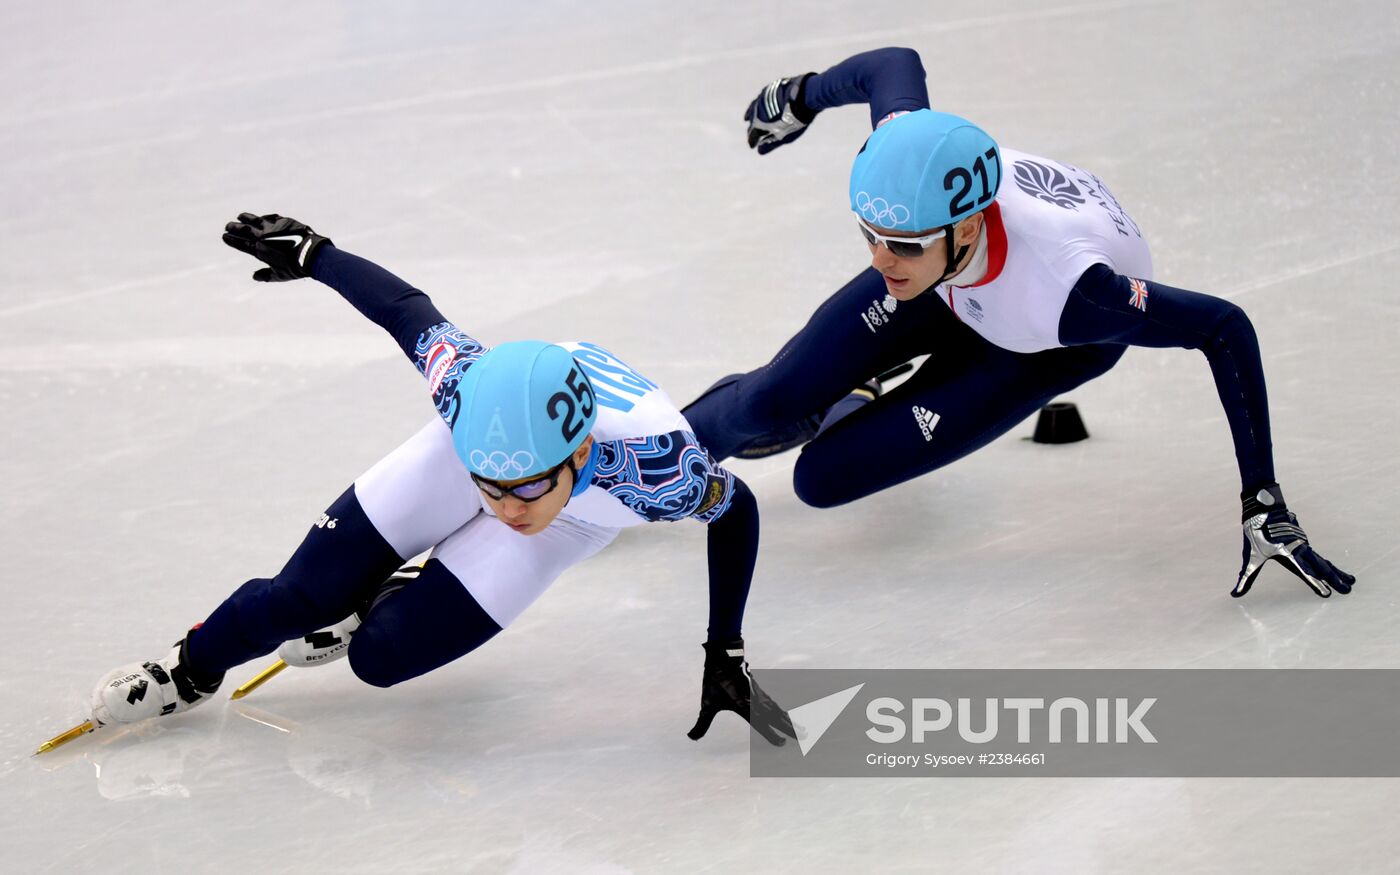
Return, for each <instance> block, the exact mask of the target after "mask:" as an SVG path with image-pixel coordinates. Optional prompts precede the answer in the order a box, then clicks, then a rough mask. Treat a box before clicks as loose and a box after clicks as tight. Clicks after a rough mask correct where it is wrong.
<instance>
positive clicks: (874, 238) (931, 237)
mask: <svg viewBox="0 0 1400 875" xmlns="http://www.w3.org/2000/svg"><path fill="white" fill-rule="evenodd" d="M853 215H855V217H856V224H858V225H860V233H861V234H862V235H864V236H865V240H866V242H867V243H869V244H870V245H871V246H879V245H880V244H881V243H883V244H885V248H886V249H888V250H889V251H890V254H891V255H894V256H896V257H898V258H918V257H919V256H920V255H923V254H924V251H925V250H926V249H928V248H929V247H930V246H932V245H933V241H935V240H941V239H942V238H944V237H946V236H948V230H947V229H946V228H940V229H938V230H937V231H934V232H933V233H932V234H925V235H923V236H922V237H890V236H888V235H886V234H881V233H880V232H879V231H876V230H875V229H874V228H872V227H871V226H870V225H868V224H866V221H865V220H864V219H862V218H861V217H860V213H854V214H853Z"/></svg>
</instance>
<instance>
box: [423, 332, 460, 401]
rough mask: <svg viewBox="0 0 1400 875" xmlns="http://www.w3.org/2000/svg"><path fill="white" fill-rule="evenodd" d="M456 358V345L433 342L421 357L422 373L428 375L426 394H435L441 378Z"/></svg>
mask: <svg viewBox="0 0 1400 875" xmlns="http://www.w3.org/2000/svg"><path fill="white" fill-rule="evenodd" d="M456 360H457V347H455V346H453V345H452V344H450V343H442V342H439V343H435V344H433V345H432V347H431V348H429V349H428V354H427V355H425V356H424V357H423V362H424V363H423V373H424V374H426V375H427V377H428V394H429V395H437V393H438V389H440V388H442V380H443V378H444V377H446V376H447V372H448V371H449V370H451V368H452V363H453V362H455V361H456Z"/></svg>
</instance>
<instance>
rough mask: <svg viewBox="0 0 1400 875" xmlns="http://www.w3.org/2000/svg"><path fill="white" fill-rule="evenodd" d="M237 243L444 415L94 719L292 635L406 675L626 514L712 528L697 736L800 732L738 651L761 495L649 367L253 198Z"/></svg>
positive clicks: (463, 644)
mask: <svg viewBox="0 0 1400 875" xmlns="http://www.w3.org/2000/svg"><path fill="white" fill-rule="evenodd" d="M223 239H224V242H226V243H227V244H228V245H229V246H232V247H233V248H235V249H238V250H239V251H241V252H246V253H248V254H250V255H252V256H254V257H256V258H258V259H259V260H261V261H262V262H264V263H265V264H266V265H267V266H266V267H264V268H261V269H260V270H258V271H257V272H256V273H255V274H253V278H254V279H256V280H260V281H263V282H279V281H283V280H293V279H299V278H303V277H307V276H310V277H314V278H315V279H317V280H319V281H320V282H322V283H325V284H326V285H328V286H330V287H332V288H334V289H335V290H336V291H337V292H339V293H340V294H341V295H342V296H343V297H344V298H345V299H346V300H347V301H349V302H350V303H351V304H353V305H354V306H355V308H356V309H358V310H359V311H360V312H361V313H363V314H364V315H365V316H367V317H369V318H370V319H372V320H373V321H374V322H375V323H376V324H378V325H380V326H381V327H382V328H384V329H385V330H386V331H388V332H389V333H390V334H391V335H392V336H393V338H394V340H395V341H396V342H397V343H398V345H399V346H400V347H401V348H402V349H403V351H404V353H405V354H407V355H408V357H409V359H410V360H411V361H412V362H413V363H414V364H415V365H416V366H417V368H418V370H419V371H420V372H421V373H422V374H423V376H424V377H425V378H426V379H427V381H428V389H429V391H430V393H431V395H432V399H433V403H434V405H435V406H436V408H437V412H438V414H439V415H438V416H437V417H434V418H433V419H432V421H431V422H430V423H429V424H428V425H427V426H426V427H424V428H423V429H422V430H421V431H419V432H418V433H417V434H416V435H414V436H413V437H411V438H410V439H409V440H408V441H407V442H405V443H404V444H403V445H402V446H400V447H399V448H398V449H396V450H394V451H393V452H391V453H390V454H389V455H388V456H386V457H384V458H383V459H382V460H381V461H380V462H378V463H377V464H376V465H374V466H373V467H372V468H370V469H369V471H367V472H365V474H364V475H362V476H361V477H360V478H359V479H357V480H355V482H354V483H353V484H352V485H351V486H350V487H349V488H348V489H346V490H345V492H344V493H342V494H341V495H340V497H339V498H337V499H336V500H335V501H333V502H331V504H330V506H329V507H327V508H326V510H325V513H324V514H322V515H321V517H320V519H319V520H318V521H317V522H316V523H315V525H313V526H312V527H311V529H310V531H309V532H308V533H307V535H306V538H305V540H303V541H302V543H301V545H300V546H299V547H298V548H297V549H296V551H295V552H294V553H293V554H292V556H291V558H290V559H289V560H288V561H287V564H286V566H285V567H284V568H283V569H282V570H281V572H279V573H278V574H277V575H276V576H275V577H272V578H257V579H254V580H250V581H248V582H247V583H245V584H243V585H242V586H241V587H239V588H238V589H237V590H236V591H235V592H234V593H233V594H232V595H230V596H229V597H228V598H227V599H226V600H225V601H224V602H223V603H222V604H221V605H219V606H218V608H216V609H215V610H214V612H213V613H212V614H211V615H210V616H209V618H208V619H207V620H205V621H204V622H203V623H202V624H200V625H198V626H196V627H195V628H193V629H191V630H190V631H189V632H188V633H186V634H185V635H184V637H183V638H182V639H181V640H180V641H179V642H178V643H177V644H176V645H175V647H174V649H173V650H171V651H170V652H169V653H168V654H167V655H165V656H163V657H160V658H157V659H153V660H150V661H147V662H138V663H133V664H131V665H128V666H124V667H122V668H120V669H117V670H116V671H114V672H112V673H110V674H109V675H108V676H107V677H105V678H104V679H103V680H102V681H101V682H100V683H99V684H98V686H97V688H96V689H95V690H94V692H93V695H92V718H93V719H92V722H93V723H94V724H96V725H105V724H111V723H132V722H135V721H139V720H144V719H147V718H151V717H156V716H160V715H168V714H178V713H181V712H184V711H187V710H189V709H190V708H193V707H195V706H197V705H199V704H201V703H203V702H205V701H207V700H208V699H209V697H210V696H212V695H213V694H214V693H215V691H217V690H218V689H219V686H220V683H221V682H222V681H223V678H224V673H225V672H227V671H228V670H229V669H231V668H233V667H234V666H237V665H240V664H242V663H244V662H247V661H248V660H250V659H254V658H256V657H259V656H262V655H264V654H267V653H270V652H272V651H273V650H277V649H278V648H279V646H280V647H281V651H280V652H281V653H282V654H283V656H284V657H285V658H286V659H287V660H288V661H289V662H291V663H293V664H298V665H315V664H321V663H324V662H327V661H330V660H331V659H335V658H338V657H341V656H345V657H348V659H349V662H350V667H351V669H352V670H353V671H354V673H355V674H356V675H357V676H358V677H359V678H360V679H361V680H363V681H364V682H365V683H367V684H371V685H374V686H378V687H389V686H392V685H394V684H398V683H402V682H403V681H406V680H409V679H410V678H414V677H417V676H419V675H421V674H424V673H425V672H429V671H432V670H433V669H435V668H438V667H439V666H442V665H446V664H447V663H449V662H451V661H453V660H455V659H457V658H458V657H461V656H463V655H464V654H467V653H469V652H471V651H472V650H475V649H476V648H477V647H480V646H481V645H482V644H485V643H486V642H487V641H489V640H491V638H493V637H494V636H495V635H497V634H498V633H500V632H501V631H502V630H503V629H505V628H506V627H507V626H508V625H510V623H511V621H512V620H514V619H515V618H516V617H518V616H519V615H520V614H521V612H522V611H524V610H525V609H526V607H528V606H529V605H530V604H531V603H532V602H533V601H534V600H535V599H536V598H538V597H539V596H540V594H541V593H543V592H544V591H545V589H546V588H548V587H549V585H550V584H551V583H552V582H553V581H554V580H555V578H557V577H558V576H559V575H560V574H561V573H562V572H563V571H564V570H565V569H567V568H568V567H569V566H571V565H573V564H575V563H577V562H581V561H583V560H584V559H587V558H588V557H589V556H592V555H593V554H594V553H596V552H598V551H599V550H601V549H602V548H603V547H605V546H607V544H608V543H609V542H610V541H612V540H613V538H614V537H616V536H617V534H618V532H619V530H620V529H622V528H623V527H626V526H633V525H637V524H639V523H647V522H661V521H668V520H682V519H695V520H699V521H700V522H703V523H706V524H707V525H708V527H709V529H708V559H709V630H708V636H707V640H706V641H705V643H704V652H705V661H704V671H703V681H702V689H701V706H700V714H699V718H698V719H697V721H696V723H695V726H694V727H693V728H692V729H691V730H690V733H689V734H690V737H691V738H695V739H698V738H700V737H701V736H703V735H704V734H705V732H706V731H707V730H708V729H709V726H710V722H711V721H712V720H713V719H714V717H715V716H716V714H717V713H719V712H720V711H724V710H729V711H734V712H736V713H738V714H739V715H740V716H742V717H744V719H746V720H750V722H751V723H752V724H753V726H754V727H755V729H757V730H758V731H759V732H760V733H762V734H763V735H764V737H765V738H767V739H768V740H769V741H770V742H773V743H775V744H780V743H782V741H783V739H784V736H785V735H786V736H788V737H791V735H792V725H791V723H790V722H788V720H787V717H786V715H785V714H783V713H782V711H781V710H780V709H778V708H777V707H776V706H775V705H773V704H772V702H771V700H769V699H768V698H767V697H766V696H764V695H763V693H762V690H760V689H759V688H758V687H757V686H756V685H754V684H753V683H752V682H751V679H750V678H749V676H748V673H747V669H746V663H745V660H744V642H743V639H742V637H741V631H742V630H741V621H742V619H743V614H744V604H745V601H746V599H747V597H748V591H749V585H750V581H751V579H752V576H753V569H754V562H755V558H756V556H757V551H758V536H759V518H758V508H757V504H756V503H755V501H754V497H753V494H752V493H751V492H750V491H749V489H748V487H747V486H745V485H744V483H743V481H741V480H739V479H738V478H737V477H735V476H734V475H733V474H731V473H730V472H729V471H727V470H725V469H724V468H722V467H720V466H719V465H718V464H717V463H716V462H715V461H714V460H713V459H712V458H711V457H710V456H709V454H708V453H707V452H706V451H705V448H704V446H702V445H701V444H700V443H699V442H698V441H696V439H695V436H694V434H693V433H692V431H691V428H690V425H689V424H688V423H687V422H686V420H685V417H684V416H682V415H681V413H680V412H679V411H678V410H677V409H676V407H675V405H674V404H673V403H672V401H671V400H670V398H669V397H668V396H667V395H666V393H665V392H664V391H662V389H661V388H660V387H658V386H657V384H656V383H654V382H652V381H651V380H648V379H647V378H646V377H644V376H642V375H641V374H640V373H638V372H637V371H635V370H634V369H633V368H631V367H630V366H629V365H627V364H625V363H624V362H623V361H621V360H620V359H618V358H617V357H616V356H614V355H612V354H611V353H610V352H608V351H607V350H605V349H603V348H601V347H599V346H596V345H594V344H590V343H566V344H551V343H544V342H540V341H519V342H514V343H504V344H501V345H499V346H496V347H494V348H489V349H488V348H487V347H485V346H483V345H482V344H481V343H480V342H478V341H477V340H474V339H473V338H471V337H469V336H468V335H467V334H466V333H465V332H463V331H462V330H461V329H460V328H458V327H457V326H456V325H454V324H453V323H452V322H449V321H448V320H447V319H446V318H444V317H443V315H442V314H441V313H440V312H438V309H437V308H436V307H435V306H434V305H433V303H432V301H431V300H429V298H428V296H427V295H426V294H424V293H423V292H421V291H419V290H418V289H415V288H414V287H413V286H411V285H409V284H408V283H407V282H404V281H403V280H401V279H399V278H398V277H396V276H394V275H392V274H390V273H389V272H387V271H385V270H384V269H382V268H380V267H378V266H376V265H374V264H371V263H370V262H369V261H366V260H365V259H363V258H359V257H357V256H354V255H351V254H349V253H348V252H344V251H342V250H340V249H337V248H336V247H335V246H334V245H332V243H331V241H330V240H328V239H326V238H325V237H322V236H320V235H318V234H316V233H315V232H313V231H312V230H311V229H310V228H308V227H307V226H305V225H303V224H302V223H300V222H297V221H295V220H293V219H289V218H284V217H281V216H277V215H269V216H256V215H252V214H249V213H244V214H242V215H240V216H239V217H238V220H237V221H235V222H230V223H229V224H228V226H227V227H226V229H225V233H224V236H223ZM430 549H431V551H432V552H431V555H430V556H429V558H428V559H427V561H426V562H425V564H424V565H423V566H422V568H421V570H416V569H415V570H412V571H406V572H402V573H395V569H398V568H399V567H400V566H401V565H402V564H403V563H404V562H405V561H406V560H408V559H410V558H412V557H414V556H417V555H419V554H420V553H422V552H423V551H425V550H430Z"/></svg>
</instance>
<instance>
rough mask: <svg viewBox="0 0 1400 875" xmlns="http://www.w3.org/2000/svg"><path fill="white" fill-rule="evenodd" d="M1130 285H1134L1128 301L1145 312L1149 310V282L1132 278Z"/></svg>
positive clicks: (1129, 281)
mask: <svg viewBox="0 0 1400 875" xmlns="http://www.w3.org/2000/svg"><path fill="white" fill-rule="evenodd" d="M1128 285H1129V286H1132V289H1133V295H1132V297H1131V298H1129V299H1128V303H1129V304H1131V305H1132V306H1134V307H1137V308H1138V309H1139V310H1142V311H1143V312H1144V313H1145V312H1147V283H1145V282H1143V281H1142V280H1135V279H1130V280H1128Z"/></svg>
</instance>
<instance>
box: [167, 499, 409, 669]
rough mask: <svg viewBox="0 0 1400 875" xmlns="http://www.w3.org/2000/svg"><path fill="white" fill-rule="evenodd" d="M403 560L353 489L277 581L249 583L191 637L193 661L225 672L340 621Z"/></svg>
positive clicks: (308, 537) (311, 533)
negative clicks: (374, 524)
mask: <svg viewBox="0 0 1400 875" xmlns="http://www.w3.org/2000/svg"><path fill="white" fill-rule="evenodd" d="M403 558H404V557H401V556H399V554H398V553H396V552H394V549H393V548H392V547H390V546H389V543H388V542H387V541H385V540H384V538H383V537H382V536H381V535H380V534H379V532H378V531H377V530H376V529H375V528H374V526H373V525H372V524H371V523H370V521H369V518H368V517H366V516H365V513H364V510H363V509H362V508H361V507H360V502H359V500H358V499H357V498H356V495H355V488H354V487H353V486H352V487H351V488H349V489H347V490H346V491H345V492H344V493H342V494H341V496H340V497H339V498H337V499H336V500H335V501H334V502H333V503H332V504H331V506H330V507H329V508H327V509H326V513H325V517H324V518H323V519H322V520H321V522H319V523H318V524H317V525H315V526H312V528H311V531H309V532H308V533H307V535H306V537H305V539H303V540H302V542H301V545H300V546H299V547H297V549H296V552H295V553H293V554H292V558H291V559H289V560H287V565H286V567H285V568H283V569H282V571H281V572H280V573H279V574H278V575H277V576H276V577H274V578H271V579H266V578H259V579H255V580H250V581H248V582H247V583H245V584H243V585H242V586H241V587H239V588H238V589H237V590H235V591H234V593H233V595H231V596H229V597H228V598H227V599H225V600H224V602H223V604H221V605H219V607H218V608H216V609H215V610H214V613H212V614H211V615H210V616H209V619H207V620H205V621H204V623H203V625H201V626H200V627H199V628H198V629H197V630H196V631H195V632H194V634H193V635H191V637H190V639H189V657H190V662H191V664H192V665H194V666H196V667H197V669H198V671H199V672H200V673H201V674H206V675H213V674H219V673H222V672H224V671H227V670H228V669H230V668H233V667H234V666H236V665H241V664H242V663H244V662H247V661H248V660H250V659H255V658H257V657H259V656H263V655H265V654H268V653H271V652H272V651H274V650H276V649H277V647H278V646H279V645H281V643H282V642H283V641H286V640H288V639H291V638H296V637H299V636H301V635H306V634H308V633H310V632H314V631H315V630H317V629H320V628H322V627H325V626H329V625H331V624H333V623H337V622H339V621H341V620H343V619H345V618H346V617H347V616H349V615H350V614H351V613H353V612H354V611H355V609H356V607H357V606H358V604H359V601H360V600H361V599H363V598H365V597H366V595H367V594H368V593H370V592H372V591H373V588H374V587H375V586H377V585H378V584H379V583H381V582H382V581H383V580H384V579H385V578H386V577H388V576H389V574H390V573H391V572H393V571H394V569H396V568H398V566H399V565H400V564H401V563H402V562H403Z"/></svg>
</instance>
